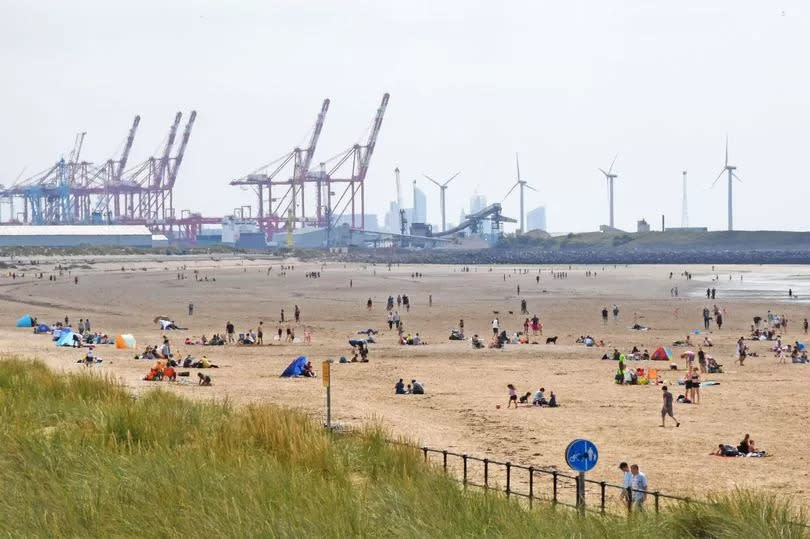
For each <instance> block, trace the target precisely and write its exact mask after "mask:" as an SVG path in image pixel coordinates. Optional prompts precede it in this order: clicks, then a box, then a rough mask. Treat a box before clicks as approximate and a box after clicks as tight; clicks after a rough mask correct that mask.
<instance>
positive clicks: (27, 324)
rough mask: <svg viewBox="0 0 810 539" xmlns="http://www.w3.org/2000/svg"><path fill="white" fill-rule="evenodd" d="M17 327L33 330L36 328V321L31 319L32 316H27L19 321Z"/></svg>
mask: <svg viewBox="0 0 810 539" xmlns="http://www.w3.org/2000/svg"><path fill="white" fill-rule="evenodd" d="M17 327H18V328H32V327H34V319H33V318H31V315H29V314H26V315H25V316H21V317H20V319H19V320H17Z"/></svg>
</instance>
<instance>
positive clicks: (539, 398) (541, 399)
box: [532, 387, 548, 406]
mask: <svg viewBox="0 0 810 539" xmlns="http://www.w3.org/2000/svg"><path fill="white" fill-rule="evenodd" d="M545 391H546V389H545V388H544V387H541V388H540V389H538V390H537V391H536V392H535V393H534V397H532V405H533V406H543V405H545V404H548V401H546V397H545Z"/></svg>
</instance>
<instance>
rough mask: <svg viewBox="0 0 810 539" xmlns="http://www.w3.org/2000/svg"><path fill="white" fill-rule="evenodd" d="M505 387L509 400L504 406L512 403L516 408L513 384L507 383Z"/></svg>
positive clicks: (515, 391) (515, 393)
mask: <svg viewBox="0 0 810 539" xmlns="http://www.w3.org/2000/svg"><path fill="white" fill-rule="evenodd" d="M506 387H507V388H508V389H509V402H507V403H506V407H507V408H509V407H510V406H512V404H513V403H514V405H515V408H517V390H516V389H515V386H514V385H512V384H507V385H506Z"/></svg>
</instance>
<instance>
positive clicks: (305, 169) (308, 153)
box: [296, 99, 329, 182]
mask: <svg viewBox="0 0 810 539" xmlns="http://www.w3.org/2000/svg"><path fill="white" fill-rule="evenodd" d="M328 110H329V99H324V100H323V105H321V112H320V113H319V114H318V118H317V120H315V128H314V129H313V130H312V136H311V137H310V139H309V145H308V146H307V149H306V150H304V151H303V154H304V158H303V159H301V160H300V161H299V164H298V170H297V171H296V180H298V181H300V182H303V181H304V179H305V178H306V176H307V174H308V173H309V167H310V165H311V164H312V158H313V156H314V155H315V148H316V147H317V146H318V139H319V138H320V137H321V131H322V130H323V123H324V120H326V112H327V111H328Z"/></svg>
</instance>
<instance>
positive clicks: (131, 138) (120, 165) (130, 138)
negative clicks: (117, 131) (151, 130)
mask: <svg viewBox="0 0 810 539" xmlns="http://www.w3.org/2000/svg"><path fill="white" fill-rule="evenodd" d="M140 123H141V117H140V116H135V120H134V121H133V122H132V127H130V128H129V135H128V136H127V142H126V144H125V145H124V151H123V152H121V160H120V161H118V170H117V171H115V178H114V180H115V181H117V182H120V181H121V176H123V174H124V168H126V166H127V160H128V159H129V152H130V150H131V149H132V143H133V142H134V141H135V132H136V131H137V130H138V125H139V124H140Z"/></svg>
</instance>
